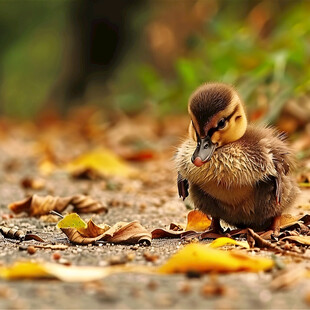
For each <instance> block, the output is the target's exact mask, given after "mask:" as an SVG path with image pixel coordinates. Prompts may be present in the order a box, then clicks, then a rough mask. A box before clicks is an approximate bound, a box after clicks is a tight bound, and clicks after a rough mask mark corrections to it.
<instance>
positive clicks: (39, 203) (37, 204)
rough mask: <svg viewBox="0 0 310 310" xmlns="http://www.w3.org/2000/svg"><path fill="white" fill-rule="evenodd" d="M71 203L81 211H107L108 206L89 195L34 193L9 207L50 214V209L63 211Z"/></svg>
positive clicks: (35, 214) (15, 210)
mask: <svg viewBox="0 0 310 310" xmlns="http://www.w3.org/2000/svg"><path fill="white" fill-rule="evenodd" d="M70 204H72V205H73V206H74V210H76V211H77V212H79V213H88V212H92V213H94V212H96V213H98V212H103V211H105V212H107V207H105V206H104V205H102V204H101V203H100V202H98V201H96V200H93V199H92V198H91V197H89V196H85V195H74V196H71V197H58V196H50V195H48V196H44V197H41V196H38V195H33V196H30V197H28V198H25V199H23V200H21V201H17V202H13V203H11V204H10V205H9V206H8V207H9V209H10V210H12V211H13V212H14V213H17V214H18V213H21V212H26V213H27V214H28V215H29V216H40V215H46V214H49V212H50V211H52V210H53V211H56V212H62V211H63V210H65V209H66V208H67V207H68V206H69V205H70Z"/></svg>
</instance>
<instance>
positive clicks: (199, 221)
mask: <svg viewBox="0 0 310 310" xmlns="http://www.w3.org/2000/svg"><path fill="white" fill-rule="evenodd" d="M210 225H211V220H210V219H209V218H208V217H207V216H206V215H205V214H204V213H203V212H201V211H198V210H192V211H190V212H189V213H188V214H187V225H186V229H185V230H194V231H197V232H199V231H205V230H206V229H208V228H209V226H210Z"/></svg>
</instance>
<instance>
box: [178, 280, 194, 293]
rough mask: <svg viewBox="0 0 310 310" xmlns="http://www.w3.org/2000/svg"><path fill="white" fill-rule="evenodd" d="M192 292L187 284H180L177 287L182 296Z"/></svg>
mask: <svg viewBox="0 0 310 310" xmlns="http://www.w3.org/2000/svg"><path fill="white" fill-rule="evenodd" d="M191 291H192V287H191V286H190V284H189V283H188V282H182V283H181V284H180V287H179V292H180V293H182V294H189V293H190V292H191Z"/></svg>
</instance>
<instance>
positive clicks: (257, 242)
mask: <svg viewBox="0 0 310 310" xmlns="http://www.w3.org/2000/svg"><path fill="white" fill-rule="evenodd" d="M249 237H250V238H252V239H253V240H254V244H253V243H252V242H251V241H250V238H249ZM247 239H248V242H249V241H250V242H249V244H250V246H251V243H252V246H251V247H254V246H257V247H258V248H266V249H268V250H270V251H273V252H276V253H279V254H282V255H287V256H291V257H298V258H303V259H310V256H306V255H303V254H300V253H296V252H293V251H289V250H283V249H282V248H280V247H279V246H277V245H275V244H272V243H271V242H270V241H267V240H265V239H263V238H262V237H261V236H259V235H258V234H257V233H255V232H254V231H253V230H252V229H250V228H248V236H247Z"/></svg>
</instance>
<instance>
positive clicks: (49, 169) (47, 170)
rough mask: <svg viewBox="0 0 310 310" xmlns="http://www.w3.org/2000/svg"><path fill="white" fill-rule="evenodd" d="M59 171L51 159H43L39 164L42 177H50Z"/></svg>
mask: <svg viewBox="0 0 310 310" xmlns="http://www.w3.org/2000/svg"><path fill="white" fill-rule="evenodd" d="M56 169H57V167H56V165H55V164H54V163H53V162H52V161H51V160H49V159H43V160H42V161H41V162H40V164H39V171H40V173H41V174H42V175H46V176H48V175H50V174H52V173H53V172H54V171H55V170H56Z"/></svg>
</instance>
